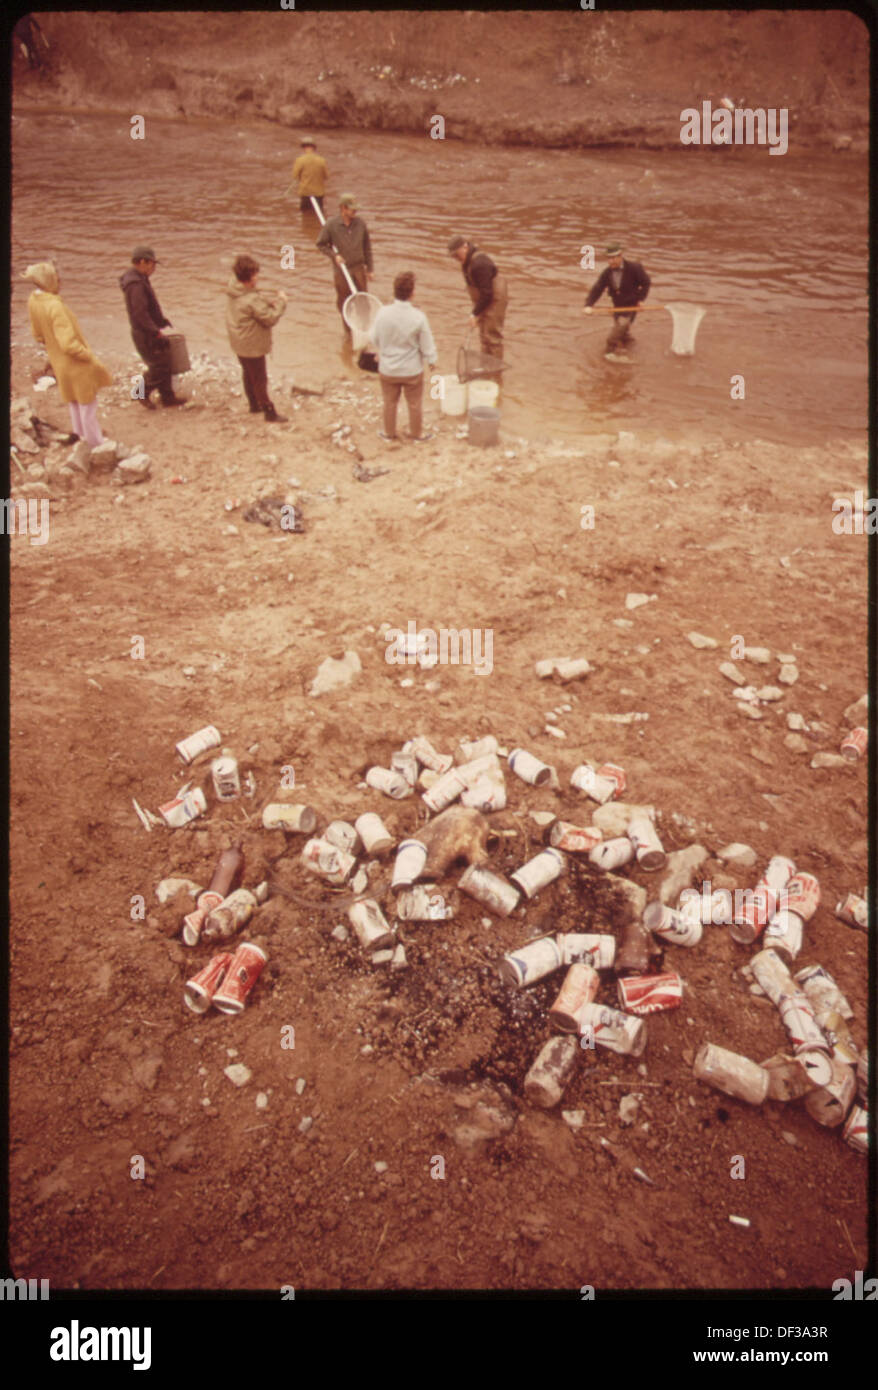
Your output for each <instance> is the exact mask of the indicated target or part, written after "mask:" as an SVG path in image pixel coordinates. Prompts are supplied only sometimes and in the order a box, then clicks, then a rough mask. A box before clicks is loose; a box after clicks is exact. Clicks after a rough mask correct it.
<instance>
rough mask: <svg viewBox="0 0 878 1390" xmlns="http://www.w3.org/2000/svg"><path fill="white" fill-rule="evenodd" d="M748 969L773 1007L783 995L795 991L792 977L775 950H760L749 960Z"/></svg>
mask: <svg viewBox="0 0 878 1390" xmlns="http://www.w3.org/2000/svg"><path fill="white" fill-rule="evenodd" d="M750 969H751V970H752V971H753V975H754V977H755V979H756V982H757V984H759V985H760V986H761V987H762V989H764V990H765V993H766V994H767V995H768V997H769V999H770V1000H771V1002H772V1004H774V1005H775V1007H777V1006H778V1005H779V1004H780V1001H781V999H783V997H784V995H788V994H794V993H795V992H796V985H795V983H794V982H793V977H792V975H791V974H790V972H789V970H788V969H787V966H786V964H785V962H784V961H782V960H781V958H780V956H779V955H778V954H777V952H776V951H765V950H763V951H760V952H759V953H758V954H757V955H755V956H754V957H753V958H752V960H751V961H750Z"/></svg>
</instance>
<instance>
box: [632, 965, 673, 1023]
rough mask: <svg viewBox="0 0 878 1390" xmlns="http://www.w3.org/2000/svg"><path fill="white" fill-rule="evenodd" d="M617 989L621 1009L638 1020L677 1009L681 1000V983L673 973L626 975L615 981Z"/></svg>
mask: <svg viewBox="0 0 878 1390" xmlns="http://www.w3.org/2000/svg"><path fill="white" fill-rule="evenodd" d="M617 988H618V990H619V1004H620V1006H621V1008H622V1009H623V1010H624V1012H625V1013H626V1014H636V1015H637V1016H638V1018H642V1017H644V1016H645V1015H646V1014H657V1013H662V1012H663V1011H664V1010H665V1009H678V1008H679V1007H680V1001H681V999H682V998H683V981H682V980H681V979H680V976H679V975H677V974H675V973H674V972H673V971H670V972H669V973H667V974H665V975H626V976H625V977H624V978H622V979H620V980H618V981H617Z"/></svg>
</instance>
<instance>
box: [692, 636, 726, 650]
mask: <svg viewBox="0 0 878 1390" xmlns="http://www.w3.org/2000/svg"><path fill="white" fill-rule="evenodd" d="M686 640H687V641H688V642H691V644H692V646H693V647H698V649H699V650H703V649H705V648H706V649H708V650H711V651H712V650H714V648H716V647H718V646H719V643H718V642H715V641H714V639H713V638H712V637H705V636H704V635H703V633H700V632H687V633H686Z"/></svg>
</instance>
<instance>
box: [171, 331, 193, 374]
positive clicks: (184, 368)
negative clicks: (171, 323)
mask: <svg viewBox="0 0 878 1390" xmlns="http://www.w3.org/2000/svg"><path fill="white" fill-rule="evenodd" d="M165 338H166V339H167V342H168V346H169V347H170V352H169V353H168V366H169V367H170V369H171V375H172V376H182V375H183V373H184V372H188V371H190V369H191V366H192V364H191V362H190V361H189V352H188V350H187V348H186V339H185V338H184V337H183V334H182V333H166V334H165Z"/></svg>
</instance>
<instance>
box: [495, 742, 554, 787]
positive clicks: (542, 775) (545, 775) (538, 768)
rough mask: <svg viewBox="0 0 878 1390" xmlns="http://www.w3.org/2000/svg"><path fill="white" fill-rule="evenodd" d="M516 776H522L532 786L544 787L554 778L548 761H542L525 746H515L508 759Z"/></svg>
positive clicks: (523, 780)
mask: <svg viewBox="0 0 878 1390" xmlns="http://www.w3.org/2000/svg"><path fill="white" fill-rule="evenodd" d="M506 761H507V762H508V763H509V766H510V767H511V768H512V771H513V772H514V773H515V775H516V777H520V778H521V780H522V782H528V783H529V784H530V785H531V786H532V787H543V786H545V784H546V783H547V782H549V781H551V778H552V769H551V767H550V766H549V764H548V763H543V762H540V760H539V758H535V757H534V755H533V753H528V752H527V750H526V749H524V748H513V750H512V752H511V753H510V754H509V757H508V758H507V760H506Z"/></svg>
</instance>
